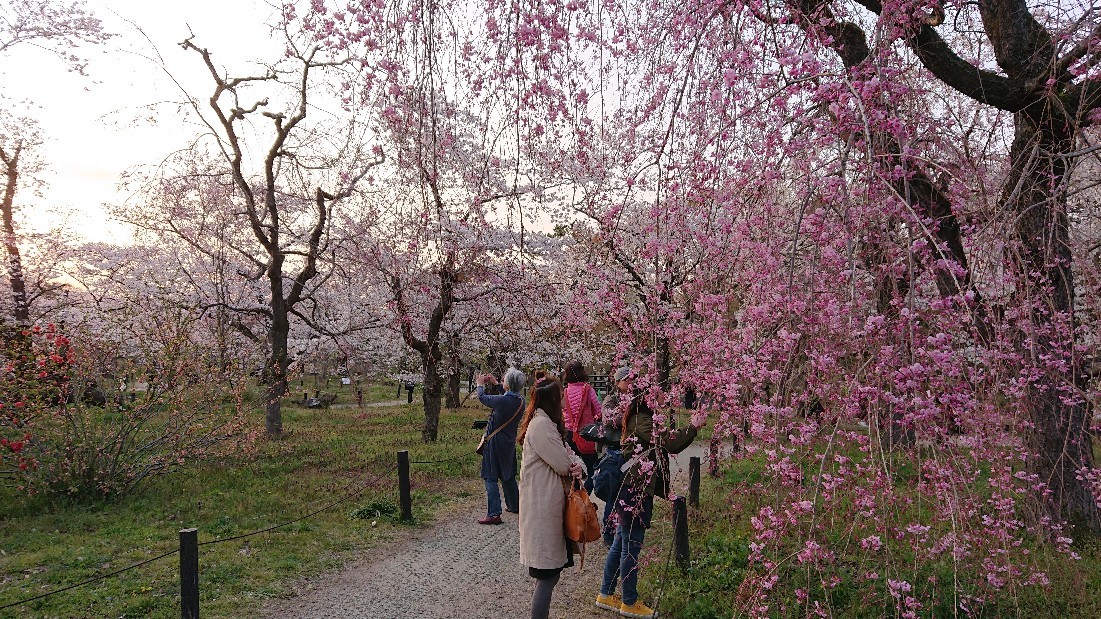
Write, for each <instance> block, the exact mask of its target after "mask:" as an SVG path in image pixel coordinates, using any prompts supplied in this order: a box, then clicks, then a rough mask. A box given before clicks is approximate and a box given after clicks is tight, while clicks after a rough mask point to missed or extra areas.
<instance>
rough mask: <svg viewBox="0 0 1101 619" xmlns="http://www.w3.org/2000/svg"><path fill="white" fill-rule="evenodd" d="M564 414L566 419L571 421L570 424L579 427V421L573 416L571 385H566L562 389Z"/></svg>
mask: <svg viewBox="0 0 1101 619" xmlns="http://www.w3.org/2000/svg"><path fill="white" fill-rule="evenodd" d="M562 412H563V413H565V415H563V416H564V417H566V418H567V419H569V420H570V422H571V423H573V424H574V425H577V419H575V418H574V415H573V405H571V404H570V386H569V385H566V386H565V387H564V388H563V389H562Z"/></svg>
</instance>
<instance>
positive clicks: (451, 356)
mask: <svg viewBox="0 0 1101 619" xmlns="http://www.w3.org/2000/svg"><path fill="white" fill-rule="evenodd" d="M462 374H463V360H462V359H460V358H459V336H458V335H454V334H452V335H451V337H450V338H448V340H447V403H446V406H447V408H459V404H460V403H461V400H460V398H459V386H460V385H461V384H462Z"/></svg>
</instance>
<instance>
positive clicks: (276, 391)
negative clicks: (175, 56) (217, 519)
mask: <svg viewBox="0 0 1101 619" xmlns="http://www.w3.org/2000/svg"><path fill="white" fill-rule="evenodd" d="M286 32H289V31H286ZM180 45H181V47H182V48H183V49H184V50H186V51H188V52H191V53H194V54H195V56H196V57H197V58H198V59H199V60H200V62H201V63H202V66H203V67H205V69H206V70H207V72H208V73H209V76H210V79H211V82H212V84H213V89H212V92H211V95H210V96H209V98H208V99H206V100H205V101H200V100H199V99H198V98H194V97H193V98H191V104H192V107H193V110H194V111H195V113H196V114H197V115H198V116H199V117H200V118H201V119H202V122H203V123H204V124H205V126H206V127H207V129H208V132H207V133H206V134H205V135H204V140H205V141H201V142H200V145H199V146H198V147H196V149H195V150H194V151H193V153H194V154H195V156H197V157H198V158H199V160H201V161H208V162H209V161H216V162H217V168H216V169H215V170H212V173H214V174H217V178H216V179H215V181H214V182H217V183H221V184H222V186H223V187H224V188H229V189H230V191H228V192H226V193H227V195H225V196H224V197H225V198H226V199H225V200H223V201H222V202H220V203H219V205H218V206H219V207H221V208H225V209H230V212H232V213H234V214H235V217H234V222H235V223H234V225H237V226H240V227H241V228H243V229H246V230H248V231H250V233H251V235H252V238H251V239H250V243H249V245H246V246H236V245H234V244H232V243H231V244H230V245H229V246H228V248H227V251H232V252H233V253H234V254H235V258H240V259H243V260H244V261H245V262H246V267H245V268H246V269H247V271H246V272H247V273H251V275H250V277H251V278H252V279H254V280H256V281H262V282H263V286H264V289H265V292H264V296H265V297H266V299H261V300H262V301H263V302H262V303H250V304H249V305H248V306H247V307H237V306H232V307H228V309H235V310H240V311H243V312H245V313H251V314H254V315H258V316H260V317H261V318H262V320H263V322H264V323H265V324H266V334H265V340H266V346H267V351H268V360H267V363H266V364H265V368H266V369H265V372H264V375H265V378H266V382H267V384H268V390H267V395H266V397H265V402H266V412H265V428H266V430H267V432H268V434H269V435H271V436H277V435H279V434H281V433H282V416H281V413H280V400H281V398H282V397H283V396H284V395H285V394H286V393H287V368H288V365H289V363H290V357H289V348H288V339H289V337H290V333H291V322H292V319H297V320H301V321H304V322H307V323H308V320H309V317H308V315H307V314H306V313H304V312H303V311H302V307H304V306H305V305H308V303H307V302H306V301H305V300H306V299H307V298H308V297H309V296H310V295H311V294H312V291H313V289H315V288H316V286H318V285H319V282H322V281H324V279H325V277H326V276H325V275H323V274H322V273H323V271H327V270H328V267H326V266H325V264H326V262H327V257H328V256H329V255H330V253H331V249H332V247H331V243H332V240H331V237H330V231H331V222H332V214H333V209H334V205H336V204H338V203H340V202H341V201H342V200H345V199H347V198H348V197H349V196H351V195H352V194H353V192H354V191H355V190H356V187H357V185H358V184H359V182H360V181H361V180H362V179H363V178H364V177H366V176H367V174H368V172H369V171H370V170H371V169H372V168H373V167H374V166H376V165H378V163H380V162H381V161H382V152H381V150H379V149H377V148H376V149H372V148H369V147H368V146H367V145H366V140H367V138H365V137H364V129H363V127H362V126H361V125H360V124H359V122H358V119H357V118H355V117H353V118H352V120H351V121H349V122H350V124H349V125H348V126H346V127H345V130H346V133H344V134H337V133H333V132H328V131H323V130H322V129H321V124H317V123H309V122H307V118H308V117H309V112H310V110H311V106H312V105H314V104H316V103H318V102H328V103H332V102H334V101H335V102H337V103H339V101H340V100H339V98H336V99H332V98H329V99H326V94H324V93H325V92H326V91H325V90H324V88H325V85H326V84H328V82H327V81H326V80H328V79H330V78H331V79H335V76H332V75H329V74H333V73H334V72H339V71H340V70H341V69H342V68H344V67H346V65H347V58H346V57H344V56H341V55H339V54H331V53H329V52H327V51H325V50H324V49H323V48H321V47H320V46H318V45H306V44H302V43H301V40H300V39H299V38H296V36H295V35H293V34H288V35H287V57H286V58H285V59H284V60H282V61H280V62H278V63H274V64H272V65H270V66H266V67H262V71H260V72H258V73H256V74H254V75H246V76H243V77H229V76H227V75H226V73H225V72H224V71H223V69H222V68H220V67H219V65H218V64H217V63H216V61H215V59H214V55H213V54H212V53H211V52H210V50H208V49H206V48H204V47H200V46H199V45H198V44H196V43H195V39H194V37H190V38H188V39H186V40H185V41H183V42H182V43H181V44H180ZM284 105H285V109H280V108H281V107H283V106H284ZM260 118H262V119H264V121H265V122H264V123H263V125H266V126H267V127H268V129H267V130H264V129H263V128H262V125H260V124H254V119H260ZM322 124H323V123H322ZM204 148H205V149H206V150H205V151H204V150H203V149H204ZM182 165H183V167H182V169H181V171H182V172H184V174H183V176H189V177H191V178H195V177H194V175H190V174H187V172H188V170H190V169H194V166H191V164H190V163H187V162H183V164H182ZM204 166H205V164H204ZM168 176H171V175H168ZM324 187H330V188H332V189H325V188H324ZM207 208H209V207H207ZM162 221H163V220H162ZM181 232H182V233H184V234H186V232H185V230H184V229H183V228H182V227H181V228H180V229H179V231H178V232H177V233H181ZM236 240H239V239H235V241H236ZM189 242H190V243H192V244H193V245H197V244H198V240H197V239H194V238H193V239H191V240H190V241H189ZM319 275H320V278H319Z"/></svg>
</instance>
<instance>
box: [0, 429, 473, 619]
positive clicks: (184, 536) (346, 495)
mask: <svg viewBox="0 0 1101 619" xmlns="http://www.w3.org/2000/svg"><path fill="white" fill-rule="evenodd" d="M471 455H474V454H473V452H470V453H463V454H459V455H457V456H454V457H451V458H444V459H441V460H417V461H412V462H410V461H409V452H408V451H407V450H403V451H399V452H397V456H398V458H397V463H396V464H392V465H390V466H389V467H388V468H386V470H384V471H382V472H381V473H376V474H373V475H367V476H365V477H364V478H362V479H360V480H357V481H355V482H353V483H350V484H346V485H345V486H344V489H343V492H342V494H341V495H340V496H339V498H337V499H335V500H333V501H330V502H328V503H326V504H325V505H323V506H321V507H318V508H316V509H312V510H310V511H308V512H305V513H303V514H302V515H300V516H297V517H295V518H292V519H290V520H286V521H284V522H280V523H278V524H274V525H271V526H268V527H264V528H262V529H257V530H255V531H250V532H248V533H241V534H239V535H231V536H228V537H219V538H216V539H211V540H207V541H204V542H197V543H196V542H195V541H194V540H196V539H197V537H196V530H195V529H183V530H181V531H180V547H179V548H175V549H173V550H169V551H167V552H162V553H160V554H158V555H156V556H154V557H150V558H148V559H144V560H142V561H138V562H137V563H134V564H131V565H128V566H126V567H123V568H119V569H117V570H112V571H110V572H105V573H103V574H97V575H95V576H92V577H91V578H88V579H86V580H82V581H80V582H77V583H74V584H71V585H66V586H64V587H61V588H58V589H54V590H52V591H47V592H45V593H40V594H38V595H34V596H30V597H27V598H23V599H20V600H17V601H15V602H9V603H7V604H4V605H3V606H0V610H4V609H8V608H15V607H17V606H22V605H24V604H29V603H31V602H35V601H38V600H42V599H45V598H49V597H52V596H54V595H58V594H61V593H64V592H66V591H70V590H72V589H76V588H78V587H83V586H86V585H90V584H93V583H96V582H99V581H101V580H105V579H107V578H111V577H113V576H118V575H120V574H123V573H125V572H129V571H131V570H135V569H138V568H140V567H142V566H145V565H148V564H150V563H153V562H155V561H159V560H161V559H165V558H167V557H171V556H173V555H177V554H178V555H180V556H181V572H180V582H181V608H182V610H183V615H182V616H183V617H184V619H189V618H190V617H196V618H197V617H198V586H197V583H198V561H197V549H198V547H201V546H211V545H214V544H224V543H227V542H232V541H236V540H241V539H245V538H249V537H254V536H256V535H260V534H263V533H270V532H272V531H276V530H278V529H282V528H285V527H288V526H290V525H292V524H296V523H299V522H302V521H304V520H308V519H310V518H313V517H314V516H316V515H318V514H320V513H322V512H325V511H328V510H330V509H332V508H334V507H337V506H338V505H342V504H344V503H347V502H348V501H351V500H353V499H355V498H358V497H359V496H361V495H363V493H365V492H367V491H368V490H371V489H374V488H376V487H377V485H378V483H379V482H380V481H382V480H383V479H384V478H386V477H388V476H390V475H391V474H393V473H394V471H395V470H397V471H398V490H399V494H400V495H401V498H402V500H401V503H402V516H401V519H402V520H403V521H411V520H412V519H413V516H412V501H411V492H410V487H411V484H410V476H409V465H410V464H422V465H433V464H443V463H447V462H452V461H455V460H460V459H465V458H468V457H470V456H471ZM378 464H381V461H375V462H372V463H369V465H370V466H377V465H378ZM190 555H195V556H190ZM185 559H189V560H185ZM188 564H194V567H193V569H189V566H188ZM189 572H193V573H189ZM188 585H190V586H188ZM188 598H191V599H188Z"/></svg>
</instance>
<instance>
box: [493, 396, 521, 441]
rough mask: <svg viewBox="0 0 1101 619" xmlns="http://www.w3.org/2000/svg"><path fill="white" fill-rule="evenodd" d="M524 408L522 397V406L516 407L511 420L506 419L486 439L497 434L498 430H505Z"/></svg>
mask: <svg viewBox="0 0 1101 619" xmlns="http://www.w3.org/2000/svg"><path fill="white" fill-rule="evenodd" d="M522 410H524V398H520V406H517V407H516V412H515V413H513V414H512V417H510V418H509V420H508V421H506V422H505V423H503V424H501V427H499V428H497V429H495V430H494V431H492V432H490V433H489V436H487V437H486V441H489V439H491V438H493V437H494V436H496V435H497V433H498V432H500V431H501V430H504V429H505V428H507V427H508V426H509V424H510V423H512V421H513V419H516V417H517V416H518V415H519V414H520V411H522Z"/></svg>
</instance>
